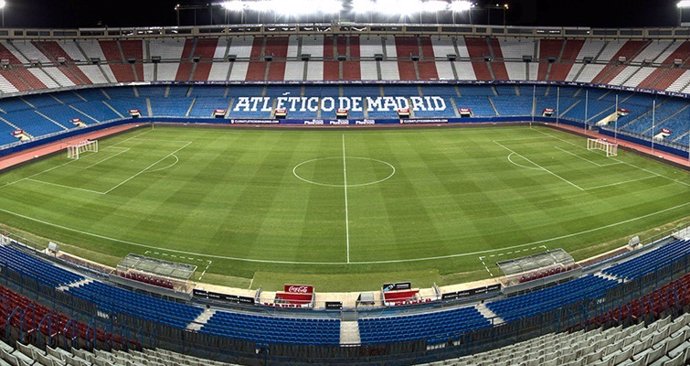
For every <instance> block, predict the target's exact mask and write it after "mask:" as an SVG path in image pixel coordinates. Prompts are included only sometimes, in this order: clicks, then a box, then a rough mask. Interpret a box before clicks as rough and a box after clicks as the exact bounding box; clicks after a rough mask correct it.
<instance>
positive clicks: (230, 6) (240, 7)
mask: <svg viewBox="0 0 690 366" xmlns="http://www.w3.org/2000/svg"><path fill="white" fill-rule="evenodd" d="M0 1H2V0H0ZM220 6H222V7H223V9H225V10H227V11H236V12H241V11H244V8H245V3H243V2H242V1H239V0H231V1H225V2H222V3H221V4H220Z"/></svg>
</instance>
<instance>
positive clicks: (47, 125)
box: [2, 109, 66, 137]
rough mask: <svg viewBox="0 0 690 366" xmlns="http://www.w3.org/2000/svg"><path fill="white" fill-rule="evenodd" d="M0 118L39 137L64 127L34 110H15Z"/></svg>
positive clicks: (61, 129) (61, 130)
mask: <svg viewBox="0 0 690 366" xmlns="http://www.w3.org/2000/svg"><path fill="white" fill-rule="evenodd" d="M2 118H4V119H6V120H8V121H10V122H11V123H12V124H14V125H16V126H18V127H19V128H21V129H22V130H24V131H26V132H28V133H29V134H30V135H31V136H34V137H39V136H44V135H48V134H51V133H56V132H63V131H65V128H66V127H65V128H63V127H60V126H58V125H56V124H55V123H53V122H51V121H50V120H48V119H46V118H45V117H43V116H41V115H40V114H38V113H36V111H35V110H33V109H32V110H23V111H15V112H11V113H9V114H5V115H2Z"/></svg>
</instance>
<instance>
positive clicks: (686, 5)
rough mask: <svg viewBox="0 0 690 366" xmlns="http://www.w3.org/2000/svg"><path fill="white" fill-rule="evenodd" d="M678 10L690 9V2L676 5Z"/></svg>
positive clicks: (680, 2) (686, 1)
mask: <svg viewBox="0 0 690 366" xmlns="http://www.w3.org/2000/svg"><path fill="white" fill-rule="evenodd" d="M676 6H677V7H678V8H679V9H683V8H690V0H681V1H679V2H678V4H676Z"/></svg>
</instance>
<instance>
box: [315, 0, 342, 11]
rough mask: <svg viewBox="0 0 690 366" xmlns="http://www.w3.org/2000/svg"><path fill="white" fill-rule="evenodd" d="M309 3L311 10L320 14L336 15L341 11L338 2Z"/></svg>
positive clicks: (322, 0) (333, 0)
mask: <svg viewBox="0 0 690 366" xmlns="http://www.w3.org/2000/svg"><path fill="white" fill-rule="evenodd" d="M311 3H312V5H311V8H312V9H313V10H316V12H318V13H322V14H337V13H340V12H341V11H342V10H343V3H342V1H340V0H314V1H311Z"/></svg>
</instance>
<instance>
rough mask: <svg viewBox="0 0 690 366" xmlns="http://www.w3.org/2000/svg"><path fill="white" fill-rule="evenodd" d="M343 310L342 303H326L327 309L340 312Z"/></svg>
mask: <svg viewBox="0 0 690 366" xmlns="http://www.w3.org/2000/svg"><path fill="white" fill-rule="evenodd" d="M342 308H343V303H342V302H340V301H326V309H328V310H340V309H342Z"/></svg>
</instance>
